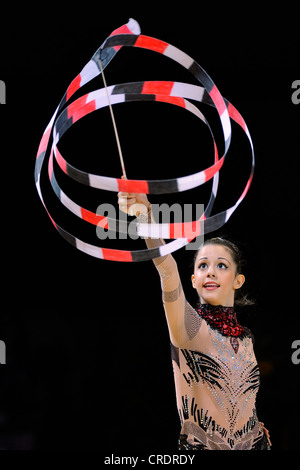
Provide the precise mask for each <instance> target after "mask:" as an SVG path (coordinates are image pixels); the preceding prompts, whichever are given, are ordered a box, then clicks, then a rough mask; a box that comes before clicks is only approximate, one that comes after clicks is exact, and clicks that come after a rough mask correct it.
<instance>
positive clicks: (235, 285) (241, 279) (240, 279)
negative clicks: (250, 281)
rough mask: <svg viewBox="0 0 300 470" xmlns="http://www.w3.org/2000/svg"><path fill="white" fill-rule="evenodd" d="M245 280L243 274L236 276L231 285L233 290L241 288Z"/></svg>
mask: <svg viewBox="0 0 300 470" xmlns="http://www.w3.org/2000/svg"><path fill="white" fill-rule="evenodd" d="M245 280H246V278H245V276H244V274H238V275H237V276H236V278H235V280H234V283H233V288H234V290H236V289H240V288H241V287H242V285H243V284H244V282H245Z"/></svg>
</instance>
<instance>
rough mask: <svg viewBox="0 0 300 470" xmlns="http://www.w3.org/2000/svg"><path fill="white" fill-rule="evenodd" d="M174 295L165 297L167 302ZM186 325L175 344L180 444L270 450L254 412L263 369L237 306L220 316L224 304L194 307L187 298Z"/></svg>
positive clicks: (191, 447)
mask: <svg viewBox="0 0 300 470" xmlns="http://www.w3.org/2000/svg"><path fill="white" fill-rule="evenodd" d="M174 300H176V299H175V298H173V299H172V298H171V297H170V296H169V297H168V296H166V295H165V296H164V302H168V301H171V302H172V301H174ZM214 314H215V315H217V314H219V317H218V319H219V321H213V320H214V318H215V317H214ZM184 325H185V330H186V332H185V333H186V335H185V338H186V340H185V342H184V343H182V344H180V345H177V346H175V345H174V344H172V343H171V350H172V363H173V370H174V379H175V388H176V399H177V408H178V412H179V417H180V421H181V432H180V439H179V449H180V450H252V449H253V450H264V449H267V448H268V443H267V439H266V436H265V435H264V432H263V427H262V425H261V424H260V423H259V421H258V418H257V414H256V406H255V403H256V395H257V391H258V388H259V384H260V374H259V369H258V365H257V361H256V358H255V355H254V351H253V337H252V334H251V332H250V331H249V330H247V329H246V328H243V327H241V326H240V325H239V324H238V322H237V319H236V314H235V312H234V309H233V308H223V310H222V308H221V316H220V306H218V307H214V306H209V305H202V306H201V308H200V309H199V310H195V309H193V308H192V307H191V305H190V304H189V303H188V302H185V312H184ZM228 328H229V331H228Z"/></svg>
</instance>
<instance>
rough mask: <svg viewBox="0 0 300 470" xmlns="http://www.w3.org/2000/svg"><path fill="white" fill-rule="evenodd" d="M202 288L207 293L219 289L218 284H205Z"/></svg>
mask: <svg viewBox="0 0 300 470" xmlns="http://www.w3.org/2000/svg"><path fill="white" fill-rule="evenodd" d="M203 287H204V289H206V290H208V291H213V290H216V289H218V288H219V287H220V285H219V284H217V283H216V282H206V283H205V284H203Z"/></svg>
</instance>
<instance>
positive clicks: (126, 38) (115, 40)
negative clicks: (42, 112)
mask: <svg viewBox="0 0 300 470" xmlns="http://www.w3.org/2000/svg"><path fill="white" fill-rule="evenodd" d="M123 46H127V47H139V48H144V49H149V50H152V51H155V52H158V53H160V54H163V55H165V56H167V57H169V58H170V59H173V60H174V61H176V62H178V63H179V64H180V65H182V66H184V67H185V68H186V69H188V70H189V71H190V72H191V73H192V74H193V75H194V76H195V77H196V78H197V80H198V81H199V82H200V83H201V84H202V85H204V87H200V86H196V85H190V84H185V83H178V82H162V81H155V82H153V81H152V82H136V83H127V84H121V85H115V86H110V87H106V89H105V90H104V89H100V90H96V91H94V92H91V93H88V94H86V95H84V96H82V97H80V98H78V99H77V100H75V101H73V102H72V103H71V104H69V105H68V106H66V104H67V102H68V101H69V100H70V98H71V97H72V96H73V95H74V93H75V92H76V91H78V90H79V89H80V88H81V87H82V86H83V85H85V84H86V83H88V82H89V81H90V80H92V79H93V78H94V77H96V76H97V75H99V74H100V73H101V70H102V71H103V69H104V68H105V67H106V66H107V65H108V63H109V62H110V61H111V60H112V58H113V57H114V56H115V54H116V53H117V52H118V50H120V48H121V47H123ZM107 95H109V96H107ZM187 98H189V99H192V100H194V101H198V102H202V103H204V104H208V105H211V106H214V107H215V108H216V110H217V113H218V115H219V118H220V122H221V126H222V132H223V138H224V153H223V155H222V157H221V158H219V152H218V148H217V145H216V142H215V140H214V136H213V133H212V130H211V128H210V126H209V124H208V122H207V120H206V119H205V117H204V116H203V114H202V113H201V112H200V110H199V109H198V108H196V107H195V106H194V105H193V104H192V103H191V102H190V101H188V99H187ZM132 100H142V101H149V100H151V101H159V102H166V103H170V104H173V105H176V106H180V107H182V108H184V109H186V110H188V111H189V112H191V113H193V114H194V115H195V116H196V117H198V118H199V119H201V121H202V122H204V123H205V124H206V125H207V126H208V128H209V130H210V133H211V135H212V138H213V142H214V153H215V161H214V164H213V165H212V166H211V167H209V168H207V169H206V170H203V171H200V172H198V173H196V174H193V175H189V176H185V177H183V178H173V179H169V180H155V181H146V180H127V179H126V180H124V179H117V178H109V177H104V176H100V175H93V174H89V173H86V172H84V171H82V170H79V169H77V168H75V167H74V166H72V165H70V164H69V163H68V162H67V161H66V160H65V159H64V157H63V156H62V154H61V153H60V151H59V150H58V147H57V144H58V142H59V140H60V139H61V137H62V136H63V135H64V133H65V132H66V131H67V130H68V129H69V128H70V127H71V126H72V125H73V124H74V123H75V122H77V121H78V120H80V119H81V118H83V117H84V116H86V115H88V114H89V113H92V112H94V111H96V110H97V109H100V108H102V107H104V106H107V105H108V104H112V105H113V104H115V103H120V102H127V101H132ZM230 118H231V119H232V120H233V121H235V122H236V123H237V124H238V125H239V126H240V127H241V128H242V129H243V130H244V132H245V133H246V135H247V137H248V140H249V143H250V147H251V153H252V165H251V171H250V176H249V178H248V181H247V184H246V186H245V188H244V190H243V192H242V194H241V196H240V197H239V198H238V200H237V201H236V203H235V204H234V205H233V206H231V207H230V208H228V209H227V210H225V211H223V212H221V213H219V214H216V215H214V216H210V214H211V211H212V207H213V204H214V201H215V199H216V195H217V189H218V182H219V177H218V176H219V175H218V172H219V170H220V168H221V167H222V165H223V163H224V159H225V156H226V154H227V152H228V149H229V145H230V140H231V125H230ZM51 137H52V146H51V148H50V156H49V160H48V175H49V179H50V183H51V185H52V188H53V190H54V192H55V194H56V195H57V196H58V198H59V199H60V201H61V202H62V204H63V205H64V206H65V207H67V208H68V209H69V210H70V211H71V212H72V213H73V214H75V215H77V216H78V217H80V218H81V219H83V220H85V221H86V222H89V223H91V224H94V225H100V226H102V227H103V228H105V229H107V228H109V229H112V227H113V229H114V230H119V231H124V230H127V228H126V227H125V229H124V227H123V228H122V225H121V224H119V223H118V221H116V220H113V219H110V218H108V217H104V216H99V215H97V214H94V213H92V212H91V211H89V210H87V209H85V208H83V207H81V206H79V205H78V204H77V203H76V202H74V201H73V200H71V199H70V198H69V197H68V196H67V195H66V194H65V193H64V192H63V191H62V189H61V188H60V186H59V185H58V183H57V180H56V178H55V174H54V167H53V156H54V158H55V159H56V161H57V163H58V165H59V167H60V168H61V170H63V172H64V173H66V174H67V175H68V176H69V177H71V178H73V179H74V180H76V181H78V182H80V183H82V184H85V185H88V186H90V187H94V188H98V189H105V190H109V191H125V192H135V193H146V194H162V193H170V192H181V191H186V190H188V189H191V188H194V187H197V186H200V185H202V184H204V183H205V182H206V181H208V180H210V179H211V178H213V185H212V192H211V196H210V200H209V203H208V205H207V208H206V209H205V212H204V214H203V216H202V217H201V218H200V219H199V220H197V221H193V222H185V223H181V224H176V223H174V224H138V223H137V227H136V230H137V234H138V235H140V236H146V237H152V238H170V239H172V238H175V240H174V241H172V242H170V243H168V244H166V245H162V246H160V247H158V248H154V249H153V248H152V249H145V250H138V251H126V250H116V249H109V248H101V247H98V246H95V245H90V244H88V243H86V242H84V241H82V240H80V239H78V238H77V237H75V236H74V235H73V234H70V233H69V232H67V231H66V230H65V229H63V228H62V227H60V226H59V225H58V224H57V223H56V222H55V221H54V219H53V218H52V216H51V214H50V212H49V210H48V208H47V207H46V204H45V202H44V199H43V196H42V191H41V186H40V175H41V170H42V166H43V163H44V160H45V156H46V153H47V151H48V147H50V140H51ZM253 173H254V150H253V144H252V140H251V136H250V133H249V130H248V128H247V126H246V123H245V121H244V119H243V118H242V116H241V115H240V114H239V112H238V111H237V110H236V109H235V108H234V106H233V105H232V104H231V103H229V102H228V101H227V100H225V99H224V98H223V97H222V96H221V94H220V92H219V90H218V89H217V87H216V86H215V84H214V83H213V81H212V80H211V78H210V77H209V76H208V75H207V73H206V72H205V71H204V70H203V69H202V68H201V67H200V66H199V65H198V64H197V63H196V62H195V61H194V60H193V59H192V58H190V57H189V56H188V55H187V54H185V53H184V52H182V51H180V50H179V49H177V48H175V47H174V46H172V45H170V44H168V43H166V42H163V41H160V40H158V39H155V38H150V37H147V36H143V35H141V33H140V28H139V25H138V24H137V22H136V21H135V20H132V19H130V20H129V22H128V23H127V25H124V26H121V27H120V28H118V29H117V30H115V31H114V32H113V33H112V34H111V35H110V36H109V37H108V38H107V39H106V41H105V42H104V43H103V44H102V46H101V47H100V48H99V49H98V50H97V51H96V53H95V54H94V55H93V57H92V59H91V60H90V61H89V62H88V63H87V64H86V66H85V67H84V68H83V69H82V71H81V72H80V74H79V75H78V76H77V77H76V78H75V79H74V80H73V81H72V82H71V84H70V86H69V87H68V89H67V91H66V93H65V95H64V97H63V99H62V100H61V102H60V104H59V106H58V108H57V109H56V111H55V113H54V115H53V117H52V119H51V120H50V122H49V124H48V126H47V127H46V129H45V131H44V134H43V137H42V140H41V142H40V146H39V149H38V153H37V159H36V165H35V180H36V187H37V191H38V194H39V196H40V199H41V201H42V203H43V205H44V207H45V209H46V211H47V213H48V215H49V217H50V219H51V220H52V222H53V224H54V226H55V228H56V229H57V230H58V232H59V233H60V234H61V235H62V236H63V237H64V238H65V239H66V240H67V241H68V242H70V243H71V244H72V245H73V246H75V247H76V248H78V249H79V250H81V251H83V252H84V253H87V254H89V255H91V256H94V257H97V258H100V259H107V260H115V261H145V260H149V259H153V258H156V257H160V256H164V255H166V254H169V253H172V252H174V251H176V250H177V249H179V248H181V247H183V246H185V245H187V244H188V243H189V242H190V241H192V240H193V239H194V238H195V237H197V236H198V235H200V234H203V233H209V232H211V231H214V230H217V229H218V228H220V227H221V226H222V225H224V223H226V222H227V220H228V219H229V217H230V216H231V215H232V213H233V212H234V211H235V209H236V208H237V207H238V205H239V204H240V203H241V201H242V200H243V199H244V197H245V196H246V194H247V192H248V190H249V187H250V184H251V181H252V177H253ZM178 225H180V227H178ZM178 228H180V230H178ZM178 233H180V234H184V235H185V236H184V237H182V236H180V237H179V238H176V236H177V235H176V234H178Z"/></svg>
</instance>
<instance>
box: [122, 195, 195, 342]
mask: <svg viewBox="0 0 300 470" xmlns="http://www.w3.org/2000/svg"><path fill="white" fill-rule="evenodd" d="M118 203H119V206H120V209H121V210H122V211H123V212H125V213H127V214H129V215H132V216H133V215H135V216H136V217H137V218H138V220H139V221H140V222H145V223H155V221H154V219H153V215H152V212H151V204H150V202H149V201H148V198H147V196H146V194H134V193H125V192H120V193H119V194H118ZM145 242H146V245H147V247H148V248H156V247H158V246H161V245H162V244H164V243H165V242H164V240H161V239H151V238H147V239H145ZM153 262H154V265H155V267H156V269H157V271H158V273H159V276H160V281H161V288H162V294H163V302H164V307H165V312H166V316H167V320H168V325H169V331H170V336H171V340H172V342H173V344H174V345H176V346H179V345H180V344H182V343H183V342H185V341H186V340H187V338H186V333H185V328H184V310H185V297H184V293H183V290H182V287H181V280H180V276H179V272H178V267H177V263H176V261H175V259H174V258H173V256H172V255H171V254H169V255H166V256H162V257H160V258H155V259H154V260H153Z"/></svg>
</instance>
